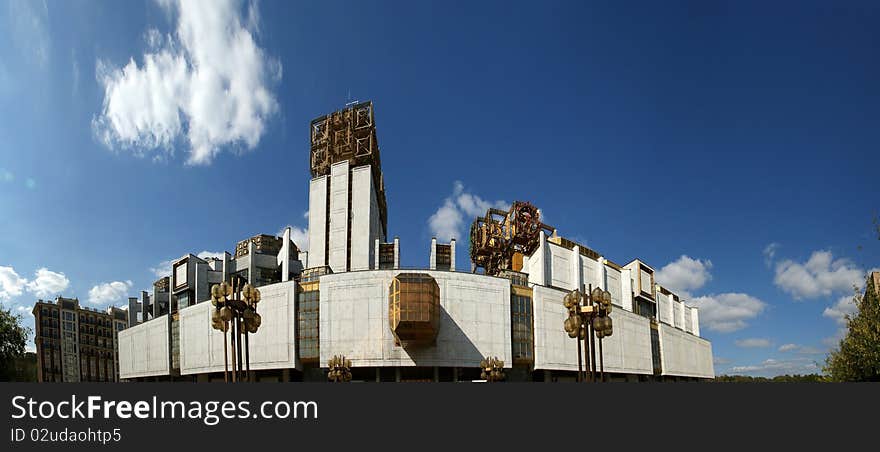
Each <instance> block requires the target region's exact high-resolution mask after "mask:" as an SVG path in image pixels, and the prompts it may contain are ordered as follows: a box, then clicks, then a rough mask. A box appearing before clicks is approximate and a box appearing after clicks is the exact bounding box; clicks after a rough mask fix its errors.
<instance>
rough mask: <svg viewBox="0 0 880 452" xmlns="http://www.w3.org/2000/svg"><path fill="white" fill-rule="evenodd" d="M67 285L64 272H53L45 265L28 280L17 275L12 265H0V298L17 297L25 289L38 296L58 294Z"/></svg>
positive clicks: (68, 283) (67, 280)
mask: <svg viewBox="0 0 880 452" xmlns="http://www.w3.org/2000/svg"><path fill="white" fill-rule="evenodd" d="M69 286H70V280H69V279H67V276H65V275H64V273H58V272H53V271H51V270H49V269H48V268H45V267H43V268H40V269H38V270H37V271H35V272H34V279H32V280H30V281H28V280H27V279H26V278H22V277H21V276H19V275H18V273H16V271H15V269H14V268H13V267H3V266H0V300H9V299H11V298H15V297H18V296H20V295H21V294H22V293H24V291H25V290H27V291H28V292H30V293H32V294H34V295H36V296H38V297H50V296H53V295H60V294H61V292H63V291H64V290H65V289H67V288H68V287H69Z"/></svg>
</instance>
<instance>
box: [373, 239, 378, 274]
mask: <svg viewBox="0 0 880 452" xmlns="http://www.w3.org/2000/svg"><path fill="white" fill-rule="evenodd" d="M374 242H375V243H374V244H373V269H374V270H378V269H379V239H376V240H375V241H374Z"/></svg>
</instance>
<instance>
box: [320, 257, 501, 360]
mask: <svg viewBox="0 0 880 452" xmlns="http://www.w3.org/2000/svg"><path fill="white" fill-rule="evenodd" d="M401 273H405V272H399V271H394V270H372V271H362V272H347V273H336V274H328V275H324V276H322V277H321V289H320V290H321V295H320V299H321V302H320V312H321V319H320V328H319V329H320V337H321V345H320V356H321V357H320V362H322V363H323V362H326V361H327V360H328V359H329V358H330V357H332V356H334V355H345V357H346V358H349V359H351V361H352V365H353V367H411V366H422V367H433V366H441V367H478V366H479V363H480V360H481V359H483V358H485V357H486V356H497V357H498V358H500V359H502V360H504V362H505V364H506V365H509V364H507V363H510V362H511V361H512V360H511V343H510V282H509V281H508V280H506V279H502V278H495V277H491V276H484V275H476V274H470V273H458V272H444V271H430V270H426V271H421V270H420V271H419V273H422V274H425V275H428V276H430V277H431V278H433V279H434V281H436V284H437V288H438V290H439V310H438V314H439V321H438V327H437V336H436V340H435V341H434V343H433V344H428V345H427V346H423V347H417V348H412V349H410V348H409V347H402V346H400V345H397V344H395V338H394V335H393V334H392V331H391V329H390V328H389V327H388V325H389V324H390V322H391V320H390V317H389V309H388V300H389V296H390V293H389V291H390V289H391V285H392V281H393V280H394V278H395V277H396V276H398V275H399V274H401Z"/></svg>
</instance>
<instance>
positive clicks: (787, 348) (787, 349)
mask: <svg viewBox="0 0 880 452" xmlns="http://www.w3.org/2000/svg"><path fill="white" fill-rule="evenodd" d="M799 347H800V346H799V345H798V344H783V345H780V346H779V351H780V352H793V351H795V350H797V349H798V348H799Z"/></svg>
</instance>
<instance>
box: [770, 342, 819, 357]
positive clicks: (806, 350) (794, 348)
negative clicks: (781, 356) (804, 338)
mask: <svg viewBox="0 0 880 452" xmlns="http://www.w3.org/2000/svg"><path fill="white" fill-rule="evenodd" d="M779 351H780V352H785V353H788V352H796V353H798V354H801V355H820V354H823V353H825V352H824V351H823V350H820V349H818V348H815V347H808V346H805V345H800V344H783V345H781V346H780V347H779Z"/></svg>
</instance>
